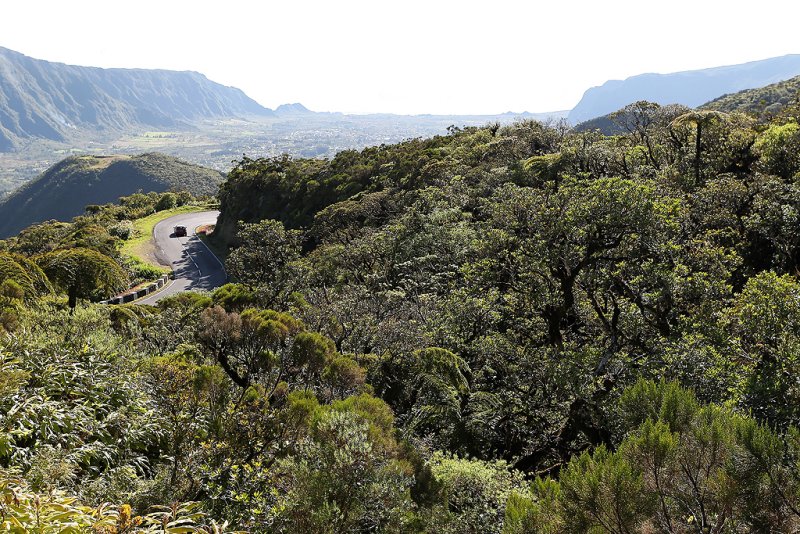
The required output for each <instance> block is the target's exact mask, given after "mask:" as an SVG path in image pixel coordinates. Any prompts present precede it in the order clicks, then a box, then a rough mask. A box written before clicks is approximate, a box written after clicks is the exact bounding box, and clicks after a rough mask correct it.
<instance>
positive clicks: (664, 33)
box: [0, 0, 800, 114]
mask: <svg viewBox="0 0 800 534" xmlns="http://www.w3.org/2000/svg"><path fill="white" fill-rule="evenodd" d="M798 15H800V3H798V2H797V1H796V0H788V1H776V0H760V1H758V2H755V1H741V0H728V1H716V0H713V1H712V0H670V1H652V0H651V1H648V0H638V1H634V0H630V1H628V0H618V1H601V0H594V1H578V0H560V1H559V0H550V1H545V2H542V1H536V0H527V1H525V0H516V1H506V0H488V1H487V0H484V1H482V2H471V1H464V0H462V1H450V0H421V1H419V0H395V1H387V0H370V1H356V0H292V1H284V0H272V1H269V0H261V1H258V0H252V1H243V0H217V1H214V2H207V1H205V0H201V1H197V0H196V1H192V2H189V1H183V0H158V1H154V0H137V1H135V2H124V1H114V0H103V1H94V0H86V1H84V0H69V1H66V0H52V1H43V0H3V1H2V9H1V10H0V46H4V47H6V48H11V49H13V50H17V51H19V52H22V53H24V54H26V55H29V56H32V57H36V58H39V59H47V60H50V61H60V62H64V63H71V64H77V65H91V66H98V67H141V68H165V69H175V70H196V71H199V72H202V73H203V74H205V75H206V76H208V77H209V78H211V79H212V80H214V81H216V82H219V83H222V84H225V85H232V86H236V87H239V88H241V89H243V90H244V91H245V92H246V93H247V94H248V95H249V96H251V97H252V98H254V99H256V100H257V101H258V102H260V103H261V104H263V105H265V106H267V107H271V108H274V107H276V106H277V105H279V104H281V103H286V102H302V103H303V104H305V105H306V106H307V107H309V108H311V109H313V110H316V111H346V112H374V111H385V112H395V113H462V114H466V113H499V112H504V111H509V110H513V111H524V110H527V111H534V112H535V111H555V110H561V109H569V108H572V107H573V106H574V105H575V104H576V103H577V102H578V100H579V99H580V97H581V95H582V94H583V91H585V90H586V89H588V88H589V87H591V86H594V85H600V84H602V83H603V82H604V81H606V80H608V79H620V78H625V77H628V76H632V75H636V74H641V73H643V72H674V71H679V70H689V69H695V68H704V67H712V66H718V65H729V64H735V63H742V62H745V61H751V60H756V59H764V58H767V57H773V56H779V55H783V54H789V53H800V38H799V37H798V33H797V29H796V28H797V21H798Z"/></svg>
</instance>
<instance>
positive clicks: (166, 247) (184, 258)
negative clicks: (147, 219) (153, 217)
mask: <svg viewBox="0 0 800 534" xmlns="http://www.w3.org/2000/svg"><path fill="white" fill-rule="evenodd" d="M218 215H219V212H218V211H203V212H198V213H183V214H181V215H175V216H173V217H170V218H169V219H164V220H163V221H161V222H160V223H158V224H156V226H155V228H153V239H154V241H155V248H156V257H157V258H158V261H159V262H160V263H161V264H162V265H165V266H168V267H171V268H172V271H173V272H174V275H175V279H174V280H172V281H171V282H169V283H167V285H166V286H164V289H162V290H161V291H159V292H157V293H153V294H152V295H149V296H147V297H145V298H143V299H141V300H137V301H136V303H137V304H155V303H156V302H158V301H159V300H161V299H163V298H165V297H168V296H170V295H174V294H176V293H180V292H182V291H195V290H211V289H214V288H217V287H219V286H221V285H223V284H225V282H226V281H227V278H228V276H227V274H226V273H225V267H224V266H223V265H222V262H220V261H219V260H218V259H217V257H216V256H214V254H213V253H212V252H211V251H210V250H209V249H208V247H207V246H206V245H205V243H203V242H202V241H200V238H198V237H197V236H196V235H195V232H194V230H195V228H197V227H198V226H201V225H204V224H215V223H216V222H217V216H218ZM176 226H185V227H186V232H187V236H186V237H176V236H175V227H176Z"/></svg>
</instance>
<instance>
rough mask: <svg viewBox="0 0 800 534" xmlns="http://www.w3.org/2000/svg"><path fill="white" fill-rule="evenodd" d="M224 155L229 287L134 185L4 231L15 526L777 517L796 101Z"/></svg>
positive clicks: (4, 504) (792, 370)
mask: <svg viewBox="0 0 800 534" xmlns="http://www.w3.org/2000/svg"><path fill="white" fill-rule="evenodd" d="M612 120H613V121H615V123H616V125H617V128H618V130H619V131H620V132H622V133H620V134H619V135H614V136H606V135H603V134H601V133H599V132H597V131H583V132H577V131H573V130H572V129H570V128H569V127H567V126H566V125H563V124H542V123H539V122H534V121H530V122H519V123H516V124H514V125H511V126H500V125H488V126H486V127H483V128H463V129H460V128H451V129H450V131H449V134H448V135H443V136H437V137H433V138H429V139H411V140H407V141H405V142H402V143H399V144H395V145H384V146H379V147H373V148H367V149H364V150H361V151H344V152H340V153H339V154H338V155H336V156H335V157H334V158H332V159H329V160H328V159H292V158H289V157H288V156H286V157H279V158H266V159H250V158H247V157H244V158H242V159H241V160H240V161H238V162H237V163H236V165H235V167H234V169H233V170H232V171H231V172H230V173H229V175H228V177H227V180H226V181H225V182H223V184H222V185H221V187H220V190H219V193H218V195H217V200H218V202H219V207H220V211H221V215H220V218H219V220H218V223H217V226H216V229H215V231H214V232H213V234H211V235H210V236H209V239H210V244H211V245H212V246H213V247H214V248H215V249H216V250H218V251H225V252H226V253H227V254H226V257H225V260H224V261H225V266H226V269H227V273H228V275H229V277H230V280H231V283H229V284H227V285H225V286H223V287H221V288H219V289H217V290H216V291H214V292H211V293H192V292H187V293H182V294H179V295H177V296H173V297H169V298H167V299H164V300H162V301H160V302H159V304H158V306H155V307H153V306H141V305H136V304H127V305H120V306H105V305H101V304H96V303H93V301H97V300H100V299H102V298H105V297H107V296H109V294H111V293H114V292H116V291H119V290H121V289H124V288H125V287H127V286H128V284H130V283H131V282H136V281H142V280H147V279H148V278H149V277H151V276H152V275H153V274H154V273H153V272H151V271H150V270H149V269H148V267H147V266H146V265H143V264H141V263H137V262H132V261H130V260H129V259H126V258H125V257H123V256H122V255H121V254H120V246H121V244H122V243H123V242H125V240H127V239H129V238H130V237H131V228H132V227H133V222H132V221H135V220H136V219H139V218H141V217H144V216H146V215H149V214H150V213H153V212H154V211H157V210H161V209H165V208H169V207H174V206H175V205H176V204H182V203H189V202H191V201H192V199H191V198H188V196H187V195H180V194H179V195H176V194H174V193H162V194H136V195H133V196H130V197H125V198H123V199H121V201H120V203H119V204H113V205H112V204H109V205H104V206H90V207H89V208H87V211H86V213H85V214H84V215H82V216H80V217H77V218H76V219H74V220H73V221H72V222H71V223H56V222H48V223H43V224H39V225H35V226H32V227H30V228H28V229H26V230H24V231H22V232H21V233H20V234H19V235H18V236H16V237H14V238H10V239H8V240H5V241H0V325H2V327H0V332H1V333H0V414H2V415H0V422H1V424H0V494H1V495H0V523H1V524H2V525H3V526H4V528H6V529H8V530H10V531H14V532H29V531H30V532H106V533H128V532H175V533H178V532H234V531H247V532H289V533H294V532H297V533H300V532H304V533H305V532H312V533H327V532H330V533H341V532H437V533H492V532H496V533H505V534H516V533H525V532H532V533H533V532H535V533H561V532H598V533H599V532H610V533H619V534H622V533H634V532H669V533H698V534H700V533H711V532H718V533H723V532H724V533H745V532H786V533H789V532H797V531H798V529H800V431H798V426H800V282H798V279H797V275H798V269H799V267H800V233H798V227H800V180H799V178H800V127H799V126H798V120H800V106H798V105H797V104H796V103H795V104H792V105H786V106H784V107H782V108H781V109H780V110H779V112H777V113H775V114H771V115H770V116H768V117H767V116H764V115H749V114H744V113H740V112H737V111H735V110H733V111H719V110H693V109H688V108H684V107H681V106H659V105H657V104H651V103H647V102H638V103H635V104H631V105H630V106H628V107H626V108H624V109H622V110H620V111H619V112H617V113H615V114H614V115H613V116H612Z"/></svg>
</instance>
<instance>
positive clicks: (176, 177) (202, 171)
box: [0, 153, 222, 238]
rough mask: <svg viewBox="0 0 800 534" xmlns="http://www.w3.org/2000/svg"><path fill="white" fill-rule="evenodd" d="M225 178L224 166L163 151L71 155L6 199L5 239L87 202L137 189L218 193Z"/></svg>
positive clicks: (1, 220) (1, 213) (1, 212)
mask: <svg viewBox="0 0 800 534" xmlns="http://www.w3.org/2000/svg"><path fill="white" fill-rule="evenodd" d="M221 181H222V175H221V174H220V173H219V172H218V171H215V170H212V169H207V168H205V167H201V166H199V165H193V164H191V163H187V162H185V161H182V160H179V159H177V158H174V157H172V156H167V155H164V154H158V153H151V154H141V155H138V156H76V157H70V158H66V159H64V160H62V161H60V162H59V163H56V164H55V165H53V166H52V167H51V168H49V169H48V170H47V171H45V172H44V173H43V174H42V175H41V176H40V177H39V178H37V179H36V180H33V181H32V182H30V183H28V184H26V185H25V186H23V187H22V188H21V189H19V190H17V191H16V192H14V193H12V194H11V195H10V196H9V197H7V198H6V199H5V200H4V201H3V202H1V203H0V238H2V237H8V236H10V235H13V234H15V233H17V232H19V231H20V230H21V229H23V228H25V227H26V226H29V225H31V224H33V223H36V222H41V221H46V220H50V219H56V220H60V221H68V220H70V219H71V218H72V217H75V216H77V215H80V214H81V213H83V211H84V209H85V208H86V206H87V205H90V204H105V203H107V202H114V201H116V200H117V199H118V198H120V197H122V196H127V195H130V194H132V193H135V192H137V191H146V192H149V191H156V192H163V191H188V192H189V193H192V194H193V195H195V196H200V195H213V194H215V193H216V191H217V187H218V185H219V183H220V182H221Z"/></svg>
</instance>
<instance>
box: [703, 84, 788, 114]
mask: <svg viewBox="0 0 800 534" xmlns="http://www.w3.org/2000/svg"><path fill="white" fill-rule="evenodd" d="M798 95H800V76H795V77H794V78H792V79H790V80H785V81H782V82H778V83H773V84H771V85H767V86H766V87H760V88H758V89H748V90H745V91H739V92H738V93H733V94H729V95H723V96H721V97H719V98H716V99H714V100H712V101H711V102H707V103H706V104H703V105H702V106H700V109H708V110H714V111H724V112H727V113H730V112H733V111H742V112H746V113H750V114H752V115H756V116H759V117H764V118H768V117H774V116H775V115H777V114H778V113H780V112H781V111H782V110H784V109H786V107H787V106H789V105H791V104H796V103H797V102H798Z"/></svg>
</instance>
